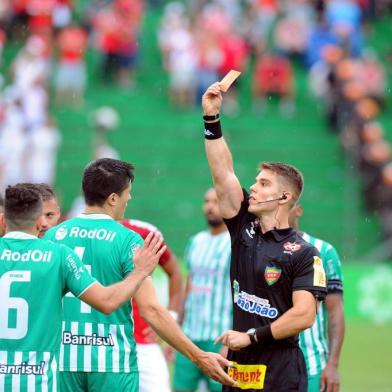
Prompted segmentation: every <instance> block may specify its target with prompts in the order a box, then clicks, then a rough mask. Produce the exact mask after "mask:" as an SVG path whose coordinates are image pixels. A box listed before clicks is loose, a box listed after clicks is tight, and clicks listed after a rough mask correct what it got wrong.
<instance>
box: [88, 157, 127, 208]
mask: <svg viewBox="0 0 392 392" xmlns="http://www.w3.org/2000/svg"><path fill="white" fill-rule="evenodd" d="M133 170H134V166H133V165H132V164H130V163H128V162H124V161H120V160H118V159H110V158H102V159H97V160H96V161H93V162H91V163H90V164H89V165H88V166H87V167H86V169H85V170H84V173H83V181H82V188H83V194H84V200H85V202H86V204H87V205H89V206H94V205H96V206H103V204H104V203H105V201H106V199H107V198H108V197H109V196H110V195H111V194H112V193H116V194H117V195H120V194H121V193H122V192H123V191H124V189H126V188H127V187H128V185H129V183H130V182H133V180H134V178H135V177H134V174H133Z"/></svg>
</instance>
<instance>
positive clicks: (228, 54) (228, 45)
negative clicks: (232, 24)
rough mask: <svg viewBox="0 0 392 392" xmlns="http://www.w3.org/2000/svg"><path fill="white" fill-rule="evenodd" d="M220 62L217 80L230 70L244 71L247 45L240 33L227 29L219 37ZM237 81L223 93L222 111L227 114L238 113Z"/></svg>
mask: <svg viewBox="0 0 392 392" xmlns="http://www.w3.org/2000/svg"><path fill="white" fill-rule="evenodd" d="M219 42H220V50H221V54H222V62H221V64H220V66H219V68H218V75H219V76H218V77H219V80H220V79H222V78H223V77H224V76H225V75H226V74H227V73H228V72H229V71H230V70H232V69H235V70H236V71H240V72H244V70H245V67H246V62H247V58H248V52H249V50H248V46H247V44H246V42H245V40H244V39H243V38H242V37H241V35H240V34H238V33H236V32H235V31H233V30H232V31H228V32H227V33H226V34H224V35H223V36H222V37H220V39H219ZM238 85H239V81H238V80H237V81H236V82H235V83H234V84H233V85H232V86H231V87H230V89H229V90H228V91H227V92H226V94H225V105H224V107H223V110H224V112H225V113H226V114H227V115H229V116H230V115H231V116H233V115H237V114H239V104H238V100H237V93H238V91H237V90H238Z"/></svg>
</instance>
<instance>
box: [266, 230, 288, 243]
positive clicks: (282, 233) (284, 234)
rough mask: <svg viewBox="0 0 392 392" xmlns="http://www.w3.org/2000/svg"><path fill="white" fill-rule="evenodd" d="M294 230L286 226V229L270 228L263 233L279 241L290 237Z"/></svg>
mask: <svg viewBox="0 0 392 392" xmlns="http://www.w3.org/2000/svg"><path fill="white" fill-rule="evenodd" d="M293 232H294V230H293V229H292V228H291V227H287V228H286V229H276V228H275V229H272V230H269V231H267V232H266V233H264V234H265V235H269V234H270V235H272V237H274V239H275V241H276V242H281V241H284V240H285V239H287V238H288V237H290V236H291V235H292V234H293Z"/></svg>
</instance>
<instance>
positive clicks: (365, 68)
mask: <svg viewBox="0 0 392 392" xmlns="http://www.w3.org/2000/svg"><path fill="white" fill-rule="evenodd" d="M358 80H359V82H360V83H361V84H362V85H363V86H364V88H365V89H366V91H367V93H368V95H369V97H371V98H373V99H375V100H376V101H377V102H378V103H380V104H382V103H384V101H385V86H386V84H387V83H386V72H385V68H384V66H383V65H382V64H381V62H380V61H379V60H378V59H377V55H376V53H375V52H374V51H373V50H371V49H367V50H365V51H364V53H363V56H362V57H361V59H360V62H359V69H358Z"/></svg>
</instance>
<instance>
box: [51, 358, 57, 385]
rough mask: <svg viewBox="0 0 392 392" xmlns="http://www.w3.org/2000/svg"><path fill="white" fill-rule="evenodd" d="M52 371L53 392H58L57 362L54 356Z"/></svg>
mask: <svg viewBox="0 0 392 392" xmlns="http://www.w3.org/2000/svg"><path fill="white" fill-rule="evenodd" d="M50 370H51V372H52V380H53V382H52V391H53V392H57V361H56V357H55V356H53V358H52V364H51V366H50Z"/></svg>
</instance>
